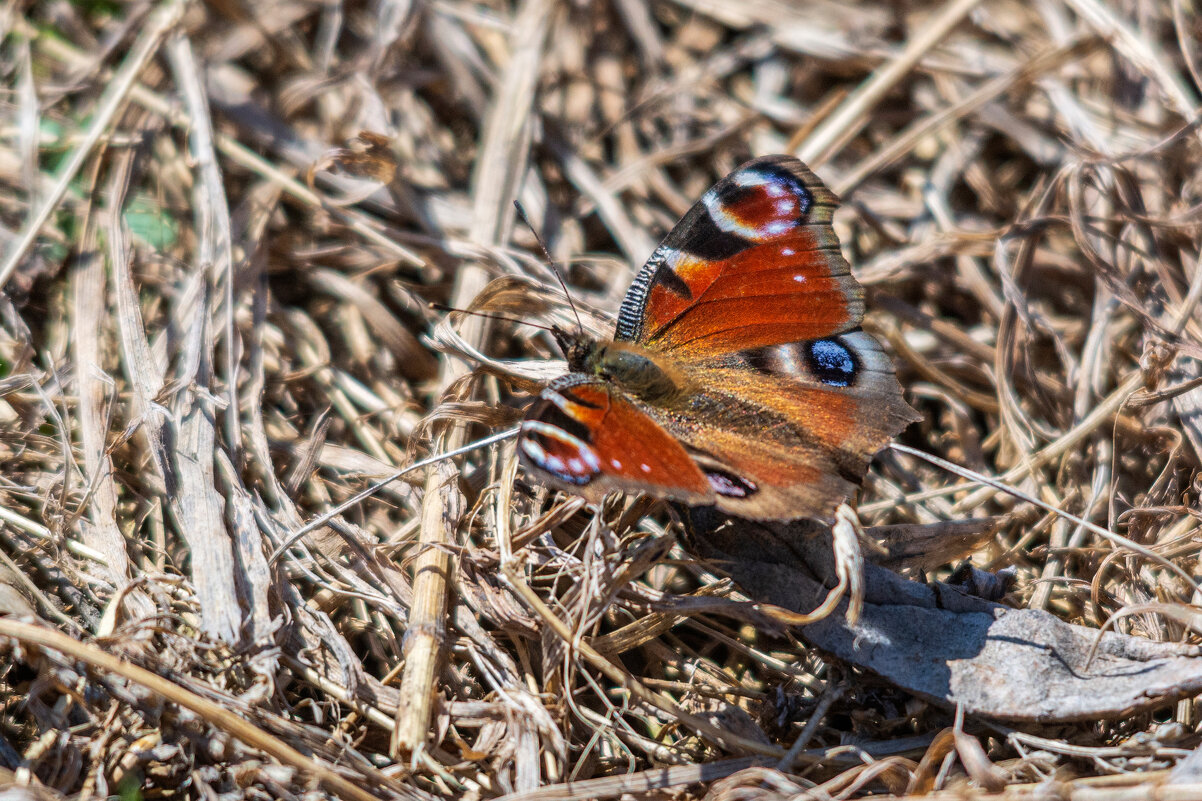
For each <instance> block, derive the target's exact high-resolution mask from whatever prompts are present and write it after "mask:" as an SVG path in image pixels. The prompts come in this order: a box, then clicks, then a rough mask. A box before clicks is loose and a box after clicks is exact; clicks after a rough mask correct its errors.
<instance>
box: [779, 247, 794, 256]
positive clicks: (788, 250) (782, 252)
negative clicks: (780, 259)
mask: <svg viewBox="0 0 1202 801" xmlns="http://www.w3.org/2000/svg"><path fill="white" fill-rule="evenodd" d="M795 252H796V251H794V250H793V248H781V249H780V255H782V256H792V255H793V254H794V253H795Z"/></svg>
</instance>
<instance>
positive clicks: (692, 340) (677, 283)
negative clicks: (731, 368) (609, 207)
mask: <svg viewBox="0 0 1202 801" xmlns="http://www.w3.org/2000/svg"><path fill="white" fill-rule="evenodd" d="M836 205H837V201H836V199H835V196H834V194H832V193H831V192H830V190H828V189H827V188H826V187H825V186H824V185H823V184H822V182H821V181H819V180H818V178H817V176H815V175H814V174H813V173H812V172H810V170H809V169H808V168H807V167H805V166H804V165H803V164H802V163H801V162H800V161H798V160H797V159H794V158H789V157H785V156H771V157H767V158H762V159H756V160H755V161H751V162H748V163H747V164H744V165H743V166H742V167H740V168H739V169H737V170H735V171H734V172H733V173H731V174H730V175H728V176H726V177H725V178H723V179H722V180H721V181H719V182H718V183H717V184H715V185H714V186H713V187H712V188H710V189H709V190H708V191H707V192H706V193H705V194H704V195H703V196H702V198H701V200H700V201H698V202H697V204H696V205H694V206H693V208H692V209H690V210H689V212H688V213H687V214H686V215H685V216H684V218H682V219H681V221H680V222H679V223H677V225H676V227H675V228H673V229H672V231H671V233H669V234H668V236H667V237H666V238H665V239H664V241H663V242H662V243H661V244H660V246H659V247H658V248H656V250H655V252H654V253H653V254H652V256H651V258H650V259H649V260H648V261H647V264H646V265H645V266H644V267H643V269H642V270H641V271H640V272H639V274H638V276H637V277H636V278H635V280H634V282H633V283H632V284H631V287H630V290H629V292H627V295H626V298H625V300H624V301H623V303H622V308H621V311H620V313H619V317H618V328H617V335H616V336H615V339H618V340H625V341H630V342H636V343H639V344H642V345H646V346H647V347H649V348H652V349H654V350H656V351H661V352H667V353H673V354H674V355H675V354H679V355H680V356H681V357H683V358H697V357H704V356H706V355H712V354H718V353H726V352H729V351H732V350H743V349H746V348H750V347H759V346H766V345H774V344H779V343H784V342H795V341H798V340H803V339H820V338H823V337H828V336H831V335H834V334H838V333H841V332H844V331H848V330H851V329H853V328H855V327H857V326H858V325H859V323H860V319H861V318H862V317H863V313H864V303H863V291H862V290H861V288H860V286H859V284H857V283H856V280H855V279H854V278H853V277H852V276H851V271H850V268H849V267H848V264H847V261H846V260H845V259H844V258H843V254H842V252H841V251H840V249H839V241H838V239H837V237H836V236H835V232H834V229H833V228H832V227H831V218H832V216H833V214H834V210H835V207H836Z"/></svg>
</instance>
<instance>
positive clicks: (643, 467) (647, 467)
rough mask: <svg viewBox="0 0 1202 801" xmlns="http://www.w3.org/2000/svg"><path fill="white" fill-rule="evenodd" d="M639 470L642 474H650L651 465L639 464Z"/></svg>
mask: <svg viewBox="0 0 1202 801" xmlns="http://www.w3.org/2000/svg"><path fill="white" fill-rule="evenodd" d="M639 470H642V471H643V472H644V473H650V472H651V465H649V464H640V465H639Z"/></svg>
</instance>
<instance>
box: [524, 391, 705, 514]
mask: <svg viewBox="0 0 1202 801" xmlns="http://www.w3.org/2000/svg"><path fill="white" fill-rule="evenodd" d="M518 455H519V456H520V458H521V459H522V462H523V463H524V464H525V465H526V466H527V467H528V468H531V469H533V470H534V471H535V472H536V473H538V474H539V475H541V476H542V477H543V478H544V480H546V481H547V482H548V483H550V484H553V485H555V486H558V487H562V488H564V489H570V490H572V491H573V492H576V493H577V494H579V495H583V496H584V497H586V498H588V499H590V500H593V501H599V500H600V499H601V498H602V497H604V495H605V493H607V492H610V491H612V490H627V491H631V490H633V491H640V490H641V491H647V492H653V493H656V494H660V495H670V496H671V497H674V498H678V499H680V500H683V501H687V502H691V503H705V502H709V501H712V496H713V493H712V491H711V490H710V486H709V484H708V482H707V481H706V479H705V477H704V476H703V475H702V474H701V470H700V469H699V468H698V467H697V465H696V464H695V463H694V462H693V460H692V459H691V458H690V457H689V455H688V453H687V452H686V451H685V449H684V447H683V446H682V445H681V444H680V443H679V442H678V441H677V440H676V439H674V438H673V437H672V436H671V435H670V434H669V433H668V432H667V431H665V430H664V429H663V428H662V427H661V426H660V425H658V424H657V423H656V422H655V421H654V420H652V419H651V418H650V417H649V416H647V415H646V414H644V413H643V412H642V411H640V410H639V408H637V407H636V405H635V404H634V402H632V401H631V400H628V399H627V398H625V397H624V396H623V395H622V393H621V392H620V391H618V389H617V387H615V386H613V385H612V384H609V383H606V382H604V381H601V380H598V379H596V378H593V377H591V376H587V375H580V374H570V375H567V376H564V377H563V378H560V379H557V380H556V381H555V382H553V383H552V384H551V385H550V386H548V387H547V388H546V389H544V390H543V391H542V393H541V394H540V395H539V399H538V401H537V402H536V403H535V404H534V406H533V407H532V408H531V409H530V411H529V412H528V413H527V415H526V419H525V421H524V422H523V423H522V427H521V431H520V432H519V433H518Z"/></svg>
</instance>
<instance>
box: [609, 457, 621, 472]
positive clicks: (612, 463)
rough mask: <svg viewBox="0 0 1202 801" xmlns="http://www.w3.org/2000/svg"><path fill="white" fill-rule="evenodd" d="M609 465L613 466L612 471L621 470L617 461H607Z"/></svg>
mask: <svg viewBox="0 0 1202 801" xmlns="http://www.w3.org/2000/svg"><path fill="white" fill-rule="evenodd" d="M609 463H610V464H611V465H613V467H614V470H621V469H622V463H621V462H619V461H618V460H617V459H610V460H609Z"/></svg>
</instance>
